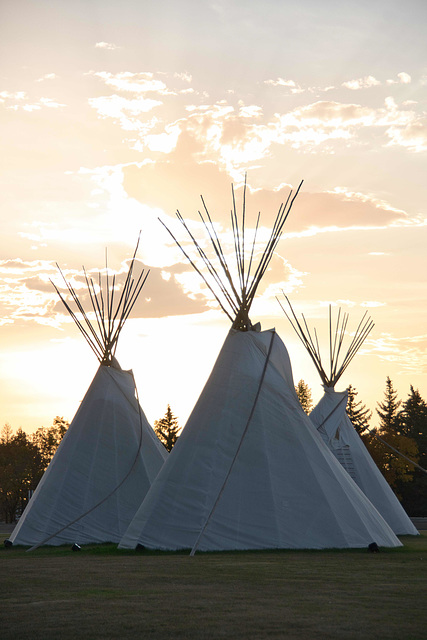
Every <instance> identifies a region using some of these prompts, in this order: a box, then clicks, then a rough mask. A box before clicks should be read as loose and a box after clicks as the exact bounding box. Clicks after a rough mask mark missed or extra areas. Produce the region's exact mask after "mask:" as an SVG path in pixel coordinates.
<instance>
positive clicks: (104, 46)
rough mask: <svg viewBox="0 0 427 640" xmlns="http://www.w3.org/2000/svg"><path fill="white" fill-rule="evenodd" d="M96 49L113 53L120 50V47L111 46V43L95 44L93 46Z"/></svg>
mask: <svg viewBox="0 0 427 640" xmlns="http://www.w3.org/2000/svg"><path fill="white" fill-rule="evenodd" d="M95 48H96V49H107V50H108V51H114V50H115V49H120V48H121V47H119V46H117V45H116V44H113V43H112V42H103V41H101V42H97V43H96V44H95Z"/></svg>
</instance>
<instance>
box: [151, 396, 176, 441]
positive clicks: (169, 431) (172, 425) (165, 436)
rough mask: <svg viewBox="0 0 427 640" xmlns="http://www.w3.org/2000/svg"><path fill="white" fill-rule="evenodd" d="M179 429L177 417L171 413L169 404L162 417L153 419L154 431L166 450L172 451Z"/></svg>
mask: <svg viewBox="0 0 427 640" xmlns="http://www.w3.org/2000/svg"><path fill="white" fill-rule="evenodd" d="M180 430H181V428H180V427H179V426H178V419H177V418H176V417H175V416H174V415H173V413H172V411H171V408H170V405H168V408H167V410H166V413H165V416H164V418H162V419H161V420H155V421H154V431H155V432H156V435H157V437H158V438H159V440H160V442H161V443H162V444H163V445H164V447H166V449H167V450H168V451H172V448H173V446H174V444H175V443H176V441H177V440H178V437H179V432H180Z"/></svg>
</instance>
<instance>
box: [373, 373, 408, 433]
mask: <svg viewBox="0 0 427 640" xmlns="http://www.w3.org/2000/svg"><path fill="white" fill-rule="evenodd" d="M384 396H385V398H384V400H383V402H377V405H378V407H379V408H378V409H376V412H377V414H378V416H379V418H380V425H379V430H380V431H383V432H384V433H388V432H394V433H398V432H399V424H400V413H399V407H400V405H401V404H402V402H401V401H400V400H397V391H395V389H394V388H393V383H392V381H391V380H390V378H389V377H388V376H387V379H386V388H385V392H384Z"/></svg>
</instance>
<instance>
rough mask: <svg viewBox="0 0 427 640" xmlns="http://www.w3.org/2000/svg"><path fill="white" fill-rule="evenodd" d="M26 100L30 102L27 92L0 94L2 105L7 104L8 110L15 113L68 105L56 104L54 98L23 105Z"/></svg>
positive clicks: (5, 92)
mask: <svg viewBox="0 0 427 640" xmlns="http://www.w3.org/2000/svg"><path fill="white" fill-rule="evenodd" d="M24 100H28V95H27V93H26V92H25V91H15V92H14V93H10V92H9V91H2V92H1V93H0V103H5V106H6V108H7V109H11V110H13V111H20V110H22V111H29V112H31V111H40V109H42V108H44V107H47V108H49V109H59V108H62V107H66V106H67V105H65V104H62V103H60V102H56V101H55V100H52V98H39V99H38V100H36V101H32V102H26V103H25V104H23V101H24ZM16 101H18V103H16V104H10V102H16Z"/></svg>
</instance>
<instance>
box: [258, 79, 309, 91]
mask: <svg viewBox="0 0 427 640" xmlns="http://www.w3.org/2000/svg"><path fill="white" fill-rule="evenodd" d="M264 84H269V85H271V86H272V87H286V88H288V89H289V91H290V92H291V93H294V94H296V93H303V92H304V89H302V88H301V87H300V86H299V85H298V84H297V83H296V82H295V80H285V79H284V78H277V79H276V80H265V81H264Z"/></svg>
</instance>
